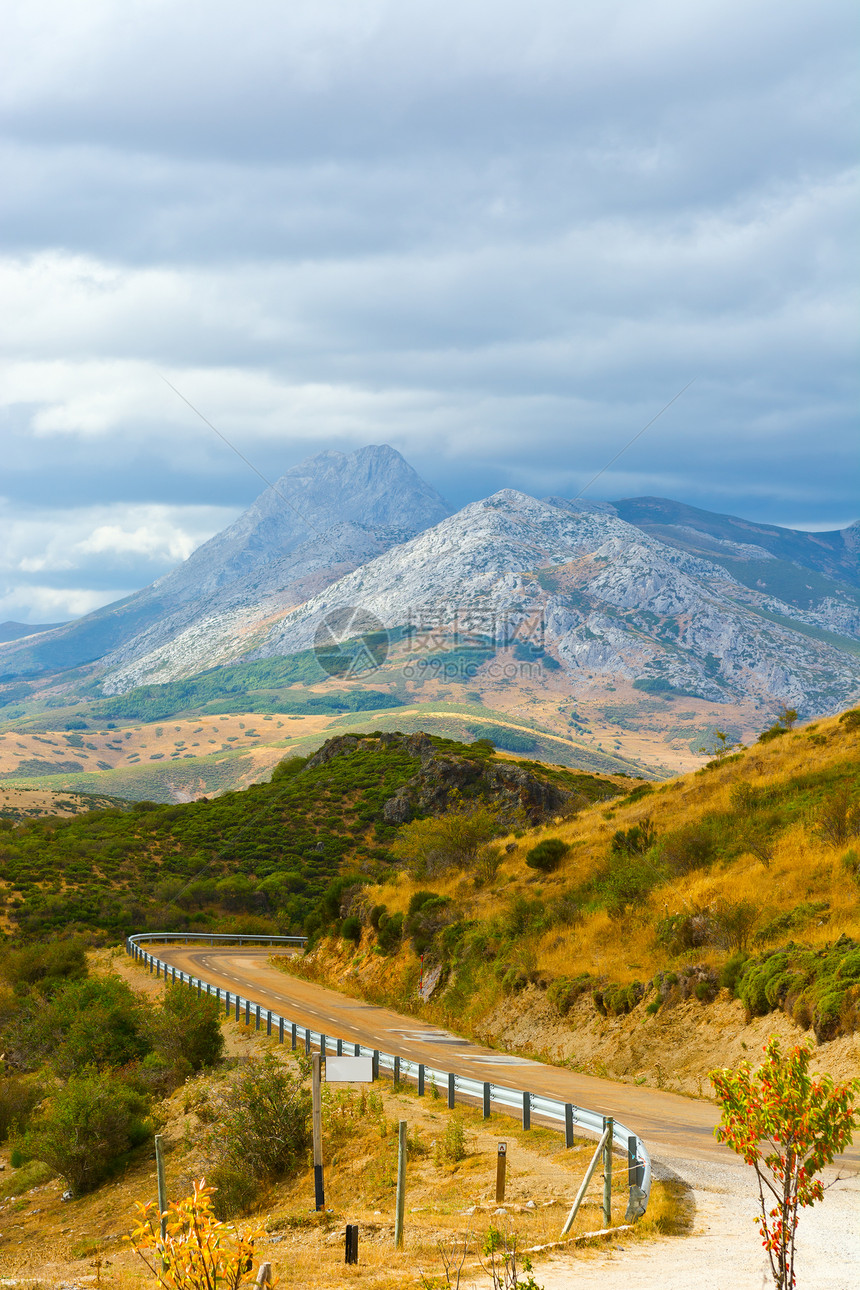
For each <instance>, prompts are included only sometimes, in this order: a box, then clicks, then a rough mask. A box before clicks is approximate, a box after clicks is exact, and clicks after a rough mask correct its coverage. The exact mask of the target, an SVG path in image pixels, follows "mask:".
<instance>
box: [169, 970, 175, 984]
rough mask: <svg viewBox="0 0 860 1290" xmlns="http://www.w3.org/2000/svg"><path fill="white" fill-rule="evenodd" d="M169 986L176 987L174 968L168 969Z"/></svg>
mask: <svg viewBox="0 0 860 1290" xmlns="http://www.w3.org/2000/svg"><path fill="white" fill-rule="evenodd" d="M170 984H171V985H176V968H171V969H170Z"/></svg>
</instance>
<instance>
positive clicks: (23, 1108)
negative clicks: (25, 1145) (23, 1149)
mask: <svg viewBox="0 0 860 1290" xmlns="http://www.w3.org/2000/svg"><path fill="white" fill-rule="evenodd" d="M44 1096H45V1090H44V1088H43V1087H42V1085H41V1084H39V1083H38V1081H36V1080H34V1079H33V1078H32V1077H31V1076H28V1075H8V1076H7V1077H6V1078H5V1079H0V1142H5V1141H6V1139H7V1138H8V1137H9V1134H10V1132H11V1131H12V1130H13V1129H16V1128H17V1129H18V1131H23V1130H24V1129H26V1127H27V1125H28V1124H29V1122H30V1116H31V1115H32V1112H33V1110H34V1108H35V1107H36V1106H38V1104H39V1103H40V1102H41V1100H42V1098H43V1097H44Z"/></svg>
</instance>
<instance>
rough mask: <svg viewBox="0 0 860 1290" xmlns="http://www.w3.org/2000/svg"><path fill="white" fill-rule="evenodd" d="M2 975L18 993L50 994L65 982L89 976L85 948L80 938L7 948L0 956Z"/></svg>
mask: <svg viewBox="0 0 860 1290" xmlns="http://www.w3.org/2000/svg"><path fill="white" fill-rule="evenodd" d="M0 973H2V975H3V976H4V977H5V978H6V980H7V981H8V982H9V984H10V985H11V986H12V988H13V990H15V991H16V992H17V993H18V994H21V993H26V992H27V991H28V990H30V989H33V988H34V987H35V988H37V989H38V990H39V991H40V992H41V993H43V994H50V993H51V991H52V990H55V989H56V988H57V987H58V986H59V985H61V984H62V983H63V982H64V981H72V980H78V979H79V978H81V977H84V976H86V974H87V956H86V946H85V945H84V942H83V941H82V940H80V938H78V937H68V938H64V939H62V940H60V939H57V940H49V941H48V942H47V943H44V944H36V945H22V946H21V947H20V948H17V949H8V950H6V952H5V953H4V954H3V955H2V957H0Z"/></svg>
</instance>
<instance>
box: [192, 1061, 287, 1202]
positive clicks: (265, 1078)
mask: <svg viewBox="0 0 860 1290" xmlns="http://www.w3.org/2000/svg"><path fill="white" fill-rule="evenodd" d="M219 1111H220V1115H219V1124H218V1130H217V1139H216V1141H217V1146H218V1154H219V1160H218V1162H217V1164H216V1174H215V1176H212V1175H210V1176H212V1181H213V1182H215V1179H216V1177H220V1179H221V1183H220V1185H221V1186H222V1187H223V1188H224V1193H223V1195H221V1194H220V1193H219V1194H216V1197H215V1208H216V1212H218V1214H219V1216H222V1217H226V1216H227V1215H228V1212H235V1210H236V1209H246V1208H248V1207H249V1206H250V1204H252V1203H253V1198H254V1197H255V1196H256V1194H257V1192H258V1190H259V1187H260V1186H261V1185H262V1184H264V1183H266V1182H270V1181H273V1180H275V1179H280V1178H287V1177H289V1175H290V1174H292V1173H294V1172H295V1171H296V1170H297V1169H299V1168H301V1167H302V1166H303V1165H304V1164H305V1162H306V1158H307V1153H308V1149H309V1147H310V1144H311V1092H310V1089H309V1088H308V1086H307V1084H306V1082H305V1081H304V1079H303V1078H302V1076H301V1074H300V1073H299V1072H297V1071H295V1070H291V1069H289V1068H287V1067H285V1066H282V1065H281V1064H280V1062H278V1061H276V1060H275V1058H274V1057H271V1056H267V1057H264V1058H263V1060H262V1061H261V1062H256V1063H254V1065H252V1066H251V1067H250V1069H249V1070H247V1071H245V1072H244V1073H243V1074H242V1075H241V1076H240V1077H239V1078H238V1079H237V1080H236V1082H235V1083H234V1084H233V1085H232V1087H231V1088H230V1089H229V1091H228V1092H227V1093H226V1094H225V1095H224V1096H223V1097H222V1100H221V1105H220V1107H219ZM241 1177H244V1178H245V1179H250V1180H251V1183H252V1184H253V1186H248V1187H245V1188H242V1187H241V1186H240V1181H241ZM231 1206H233V1207H235V1208H234V1209H232V1210H231Z"/></svg>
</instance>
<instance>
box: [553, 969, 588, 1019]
mask: <svg viewBox="0 0 860 1290" xmlns="http://www.w3.org/2000/svg"><path fill="white" fill-rule="evenodd" d="M592 981H593V978H592V976H591V974H590V973H589V972H583V973H582V974H581V975H580V976H576V977H573V978H571V977H565V976H563V977H559V979H558V980H557V981H553V983H552V984H551V986H550V987H549V989H548V990H547V992H546V997H547V999H548V1000H549V1002H550V1003H551V1004H552V1005H553V1007H554V1008H555V1010H556V1011H557V1012H558V1014H559V1016H561V1017H566V1016H567V1014H568V1013H569V1012H570V1010H571V1008H572V1007H573V1005H574V1003H575V1002H576V1000H577V999H579V998H580V997H581V996H582V995H583V994H586V993H587V992H588V990H590V989H591V988H592Z"/></svg>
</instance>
